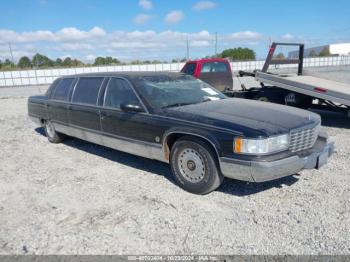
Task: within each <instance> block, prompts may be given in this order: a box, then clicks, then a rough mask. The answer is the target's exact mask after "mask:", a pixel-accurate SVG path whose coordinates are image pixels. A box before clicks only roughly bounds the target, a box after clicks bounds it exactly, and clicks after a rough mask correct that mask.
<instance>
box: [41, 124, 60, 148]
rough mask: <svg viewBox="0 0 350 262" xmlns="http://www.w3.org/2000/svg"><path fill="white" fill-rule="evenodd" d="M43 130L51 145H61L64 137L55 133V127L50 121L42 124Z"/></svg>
mask: <svg viewBox="0 0 350 262" xmlns="http://www.w3.org/2000/svg"><path fill="white" fill-rule="evenodd" d="M44 128H45V134H46V137H47V139H48V140H49V141H50V142H51V143H55V144H57V143H61V142H62V141H63V140H64V137H65V136H64V135H63V134H61V133H58V132H56V130H55V126H54V125H53V123H52V122H51V121H50V120H46V121H45V122H44Z"/></svg>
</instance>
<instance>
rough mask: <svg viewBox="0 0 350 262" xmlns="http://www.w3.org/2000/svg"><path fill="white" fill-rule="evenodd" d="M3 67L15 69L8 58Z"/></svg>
mask: <svg viewBox="0 0 350 262" xmlns="http://www.w3.org/2000/svg"><path fill="white" fill-rule="evenodd" d="M3 67H6V68H11V67H15V65H14V64H13V63H12V61H11V60H10V59H8V58H6V59H5V61H4V63H3Z"/></svg>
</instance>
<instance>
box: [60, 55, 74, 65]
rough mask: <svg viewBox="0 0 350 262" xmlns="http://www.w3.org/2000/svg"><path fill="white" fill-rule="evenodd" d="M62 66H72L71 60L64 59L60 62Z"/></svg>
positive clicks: (68, 58)
mask: <svg viewBox="0 0 350 262" xmlns="http://www.w3.org/2000/svg"><path fill="white" fill-rule="evenodd" d="M62 66H72V58H70V57H66V58H65V59H64V60H63V62H62Z"/></svg>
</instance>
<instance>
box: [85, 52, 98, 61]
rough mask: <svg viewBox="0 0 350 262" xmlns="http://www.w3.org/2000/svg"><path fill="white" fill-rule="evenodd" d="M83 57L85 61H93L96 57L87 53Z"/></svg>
mask: <svg viewBox="0 0 350 262" xmlns="http://www.w3.org/2000/svg"><path fill="white" fill-rule="evenodd" d="M84 58H85V60H86V61H89V62H93V61H94V60H95V58H96V55H93V54H88V55H86V56H85V57H84Z"/></svg>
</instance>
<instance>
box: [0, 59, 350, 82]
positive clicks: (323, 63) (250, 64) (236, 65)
mask: <svg viewBox="0 0 350 262" xmlns="http://www.w3.org/2000/svg"><path fill="white" fill-rule="evenodd" d="M264 62H265V61H264V60H257V61H239V62H231V69H232V70H233V71H238V70H247V71H252V70H256V69H261V68H262V67H263V65H264ZM184 64H185V63H165V64H163V63H162V64H143V65H116V66H96V67H78V68H59V69H58V68H53V69H38V70H18V71H4V72H0V86H19V85H37V84H50V83H52V82H53V81H54V80H55V79H56V78H58V77H60V76H66V75H73V74H83V73H96V72H123V71H180V70H181V68H182V67H183V66H184ZM343 65H350V56H338V57H314V58H305V59H304V67H328V66H343ZM275 67H276V68H296V67H297V65H293V64H292V65H278V66H275ZM271 68H273V65H272V66H271Z"/></svg>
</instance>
